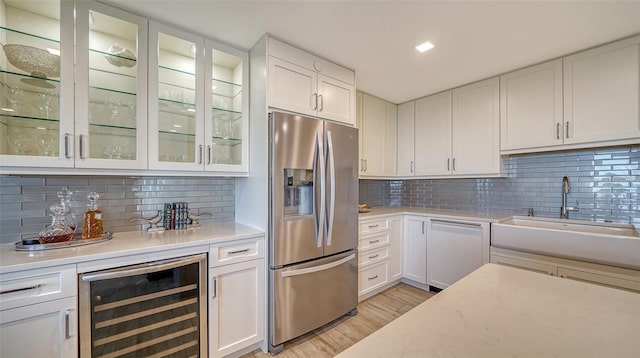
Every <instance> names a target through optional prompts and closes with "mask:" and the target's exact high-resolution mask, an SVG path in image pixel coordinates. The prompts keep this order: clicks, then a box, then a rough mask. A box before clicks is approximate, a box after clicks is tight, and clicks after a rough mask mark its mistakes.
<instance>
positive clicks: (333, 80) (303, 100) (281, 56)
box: [268, 38, 356, 126]
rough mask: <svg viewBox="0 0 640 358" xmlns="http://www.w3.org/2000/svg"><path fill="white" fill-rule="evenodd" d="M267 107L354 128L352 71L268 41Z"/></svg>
mask: <svg viewBox="0 0 640 358" xmlns="http://www.w3.org/2000/svg"><path fill="white" fill-rule="evenodd" d="M268 52H269V81H268V82H269V84H268V86H269V90H268V105H269V107H274V108H280V109H283V110H287V111H292V112H297V113H301V114H306V115H310V116H317V117H321V118H326V119H330V120H334V121H337V122H342V123H346V124H349V125H352V126H353V125H355V120H356V118H355V108H356V90H355V74H354V72H353V71H351V70H348V69H346V68H343V67H341V66H338V65H336V64H334V63H331V62H329V61H326V60H324V59H322V58H319V57H317V56H314V55H311V54H309V53H306V52H304V51H301V50H299V49H296V48H294V47H292V46H289V45H287V44H285V43H282V42H280V41H278V40H275V39H273V38H269V49H268Z"/></svg>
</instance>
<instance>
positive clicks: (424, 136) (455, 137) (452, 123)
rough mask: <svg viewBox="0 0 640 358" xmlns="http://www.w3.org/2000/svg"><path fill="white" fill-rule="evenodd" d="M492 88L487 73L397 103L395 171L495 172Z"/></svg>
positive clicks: (498, 167) (494, 83)
mask: <svg viewBox="0 0 640 358" xmlns="http://www.w3.org/2000/svg"><path fill="white" fill-rule="evenodd" d="M498 89H499V83H498V79H497V78H493V79H489V80H485V81H481V82H477V83H473V84H470V85H467V86H464V87H460V88H456V89H454V90H452V91H446V92H442V93H439V94H435V95H432V96H428V97H424V98H420V99H418V100H415V101H413V102H409V103H405V104H403V105H401V106H400V107H401V108H400V110H399V113H400V114H401V115H399V117H398V118H399V119H398V120H399V122H398V123H399V125H398V153H399V156H398V158H399V159H398V175H399V176H402V177H435V178H437V177H450V176H452V175H455V176H461V177H473V176H489V177H491V176H499V175H501V171H502V160H501V157H500V142H499V141H500V118H499V91H498ZM412 105H413V112H414V115H413V118H412V117H411V113H412V107H411V106H412ZM412 119H413V122H412ZM411 147H413V153H411ZM411 158H413V159H411Z"/></svg>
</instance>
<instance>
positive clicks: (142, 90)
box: [0, 0, 248, 175]
mask: <svg viewBox="0 0 640 358" xmlns="http://www.w3.org/2000/svg"><path fill="white" fill-rule="evenodd" d="M0 7H1V8H2V11H0V39H2V41H1V42H2V43H3V46H2V51H0V53H1V54H2V56H1V57H0V93H1V96H0V162H1V165H2V168H3V172H4V171H5V170H6V172H7V173H45V174H47V173H52V174H67V173H70V171H69V170H66V168H76V169H80V170H77V171H73V173H77V174H96V173H100V174H103V173H107V171H105V170H104V169H110V171H108V173H112V174H117V173H125V172H126V173H132V174H144V173H146V172H147V169H153V170H172V171H194V172H195V171H201V172H204V171H206V172H220V173H221V174H224V175H229V174H238V175H246V173H247V171H248V116H247V113H248V94H247V91H246V88H248V86H247V85H248V54H247V53H246V52H242V51H238V50H235V49H233V48H229V47H227V46H224V45H221V44H217V43H215V42H213V41H209V40H205V39H203V38H201V37H199V36H195V35H192V34H188V33H184V32H181V31H178V30H175V29H173V28H171V27H169V26H165V25H160V24H154V25H153V29H154V30H153V31H152V33H149V22H148V20H147V19H145V18H143V17H140V16H137V15H134V14H131V13H128V12H125V11H122V10H119V9H117V8H113V7H110V6H107V5H104V4H102V3H99V2H94V1H89V0H87V1H75V2H74V1H60V2H57V1H48V2H46V6H44V3H43V4H40V5H37V4H36V3H34V2H29V1H22V2H21V1H2V3H1V4H0ZM149 39H151V40H152V42H151V43H150V42H149ZM150 48H151V52H150V53H149V49H150ZM196 49H197V51H196ZM40 59H41V60H42V61H40ZM207 79H208V80H207ZM243 89H245V90H243ZM205 131H206V133H207V134H206V135H205ZM113 170H117V171H113Z"/></svg>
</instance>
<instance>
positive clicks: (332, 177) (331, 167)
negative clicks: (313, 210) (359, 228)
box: [326, 131, 336, 246]
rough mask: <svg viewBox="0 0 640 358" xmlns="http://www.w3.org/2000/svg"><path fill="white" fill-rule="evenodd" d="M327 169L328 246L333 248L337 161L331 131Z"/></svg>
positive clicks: (328, 133)
mask: <svg viewBox="0 0 640 358" xmlns="http://www.w3.org/2000/svg"><path fill="white" fill-rule="evenodd" d="M327 155H328V158H327V161H328V162H329V163H328V164H327V169H328V172H329V185H331V188H330V190H329V200H330V202H329V215H328V217H327V234H326V238H327V242H326V243H327V246H331V233H332V232H333V217H334V214H335V210H336V166H335V159H334V157H333V139H332V138H331V131H327Z"/></svg>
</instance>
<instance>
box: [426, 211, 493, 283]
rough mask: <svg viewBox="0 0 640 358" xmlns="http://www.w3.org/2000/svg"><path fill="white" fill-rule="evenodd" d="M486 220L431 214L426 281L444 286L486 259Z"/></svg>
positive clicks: (487, 233)
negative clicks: (449, 217) (453, 218)
mask: <svg viewBox="0 0 640 358" xmlns="http://www.w3.org/2000/svg"><path fill="white" fill-rule="evenodd" d="M489 245H490V243H489V223H482V222H474V221H466V220H450V219H436V218H431V219H430V220H429V223H428V226H427V284H428V285H429V286H433V287H437V288H440V289H444V288H447V287H449V286H450V285H452V284H453V283H454V282H456V281H458V280H459V279H461V278H463V277H464V276H466V275H468V274H469V273H471V272H472V271H474V270H475V269H477V268H479V267H480V266H482V265H483V264H485V263H487V262H489Z"/></svg>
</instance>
